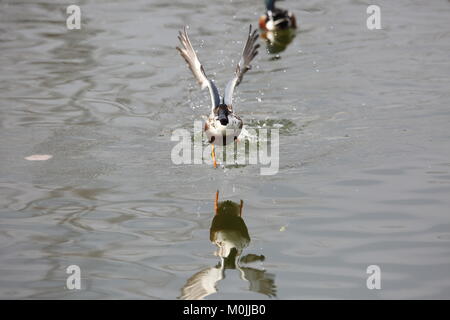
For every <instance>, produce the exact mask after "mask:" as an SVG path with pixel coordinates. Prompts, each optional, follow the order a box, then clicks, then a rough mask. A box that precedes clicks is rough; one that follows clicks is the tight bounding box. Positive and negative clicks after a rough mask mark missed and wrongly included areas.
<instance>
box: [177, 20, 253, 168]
mask: <svg viewBox="0 0 450 320" xmlns="http://www.w3.org/2000/svg"><path fill="white" fill-rule="evenodd" d="M258 37H259V35H258V32H257V30H253V31H252V25H250V27H249V31H248V36H247V41H246V43H245V46H244V50H243V52H242V55H241V58H240V60H239V62H238V64H237V66H236V69H235V72H234V76H233V78H232V79H231V80H230V81H229V82H228V83H227V86H226V87H225V90H224V94H223V96H221V95H220V94H219V90H218V89H217V87H216V85H215V83H214V81H212V80H210V79H209V78H208V77H207V75H206V73H205V70H204V68H203V65H202V64H201V63H200V60H199V59H198V57H197V54H196V52H195V51H194V48H193V47H192V43H191V41H190V39H189V36H188V33H187V28H186V27H184V29H183V31H180V32H179V35H178V39H179V41H180V44H181V46H179V47H176V49H177V50H178V52H179V53H180V55H181V56H182V57H183V58H184V60H185V61H186V63H187V65H188V67H189V69H190V70H191V72H192V74H193V75H194V78H195V79H196V80H197V82H198V84H199V85H200V87H201V89H206V88H208V90H209V94H210V97H211V111H210V114H209V116H208V117H205V118H206V121H205V124H204V132H205V134H206V136H207V138H208V142H209V143H210V144H211V157H212V160H213V165H214V168H217V161H216V154H215V148H214V146H215V145H221V146H225V145H227V144H228V143H230V142H237V140H238V137H239V135H240V133H241V131H242V128H243V121H242V119H241V118H240V117H239V116H238V115H237V114H236V113H235V111H234V108H233V93H234V90H235V88H236V87H237V86H238V85H239V84H240V83H241V81H242V79H243V77H244V74H245V73H246V72H247V71H248V70H250V69H251V65H250V63H251V62H252V60H253V59H254V58H255V56H256V55H257V54H258V48H259V46H260V45H259V44H258V43H256V42H257V39H258Z"/></svg>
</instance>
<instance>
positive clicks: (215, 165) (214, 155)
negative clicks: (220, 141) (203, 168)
mask: <svg viewBox="0 0 450 320" xmlns="http://www.w3.org/2000/svg"><path fill="white" fill-rule="evenodd" d="M211 157H212V159H213V165H214V168H217V162H216V151H215V150H214V144H211Z"/></svg>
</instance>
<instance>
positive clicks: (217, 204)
mask: <svg viewBox="0 0 450 320" xmlns="http://www.w3.org/2000/svg"><path fill="white" fill-rule="evenodd" d="M218 210H219V190H217V191H216V200H214V214H215V215H216V214H217V212H218Z"/></svg>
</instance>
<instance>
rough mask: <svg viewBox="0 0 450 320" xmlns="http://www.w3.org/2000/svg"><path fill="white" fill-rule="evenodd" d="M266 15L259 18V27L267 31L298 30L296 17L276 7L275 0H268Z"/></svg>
mask: <svg viewBox="0 0 450 320" xmlns="http://www.w3.org/2000/svg"><path fill="white" fill-rule="evenodd" d="M265 3H266V13H265V14H264V15H262V16H261V17H260V18H259V27H260V29H262V30H265V31H277V30H286V29H291V28H292V29H295V28H297V21H296V18H295V15H294V14H293V13H292V12H290V11H288V10H284V9H280V8H276V7H275V0H266V1H265Z"/></svg>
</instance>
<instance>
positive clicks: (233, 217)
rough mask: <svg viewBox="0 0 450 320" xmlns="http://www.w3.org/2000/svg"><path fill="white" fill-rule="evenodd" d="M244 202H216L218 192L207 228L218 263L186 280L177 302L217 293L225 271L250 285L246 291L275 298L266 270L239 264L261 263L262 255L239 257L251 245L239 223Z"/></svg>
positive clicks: (244, 228)
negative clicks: (236, 274) (229, 270)
mask: <svg viewBox="0 0 450 320" xmlns="http://www.w3.org/2000/svg"><path fill="white" fill-rule="evenodd" d="M243 207H244V202H243V201H242V200H241V201H240V203H236V202H233V201H230V200H226V201H221V202H219V191H217V192H216V199H215V201H214V218H213V220H212V223H211V227H210V230H209V231H210V240H211V242H212V243H214V244H215V245H216V246H217V251H216V252H215V255H216V256H219V257H220V262H219V263H218V264H217V265H216V266H215V267H209V268H206V269H203V270H201V271H200V272H197V273H196V274H194V275H193V276H192V277H190V278H189V279H188V281H187V282H186V284H185V285H184V286H183V288H182V289H181V296H180V297H179V298H180V299H184V300H201V299H203V298H205V297H207V296H209V295H211V294H213V293H216V292H217V283H218V282H219V281H220V280H222V279H224V278H225V270H227V269H237V270H239V272H240V278H241V279H242V280H244V281H248V282H249V284H250V285H249V290H250V291H254V292H259V293H262V294H265V295H267V296H269V297H275V296H276V288H275V283H274V276H273V275H272V274H270V273H266V271H265V270H259V269H255V268H249V267H243V266H241V264H247V263H252V262H255V261H264V259H265V258H264V256H263V255H255V254H248V255H245V256H244V257H241V254H242V251H243V250H244V249H245V248H246V247H247V246H248V245H249V243H250V235H249V233H248V229H247V226H246V224H245V222H244V219H242V209H243Z"/></svg>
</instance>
